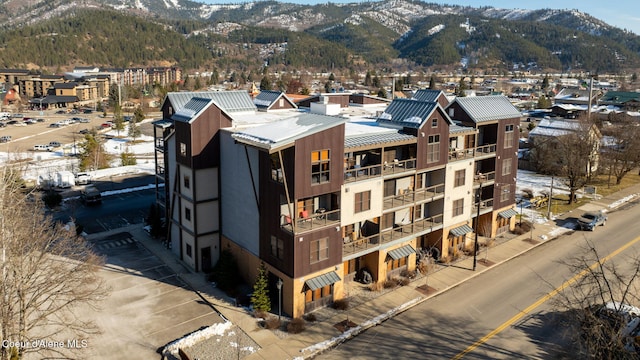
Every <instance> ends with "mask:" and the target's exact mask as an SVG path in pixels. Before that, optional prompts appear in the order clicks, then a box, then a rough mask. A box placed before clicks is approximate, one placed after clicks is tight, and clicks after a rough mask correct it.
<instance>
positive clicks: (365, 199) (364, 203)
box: [355, 190, 371, 213]
mask: <svg viewBox="0 0 640 360" xmlns="http://www.w3.org/2000/svg"><path fill="white" fill-rule="evenodd" d="M355 199H356V200H355V212H357V213H359V212H362V211H367V210H370V209H371V191H370V190H367V191H363V192H359V193H356V194H355Z"/></svg>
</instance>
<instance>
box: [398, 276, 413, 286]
mask: <svg viewBox="0 0 640 360" xmlns="http://www.w3.org/2000/svg"><path fill="white" fill-rule="evenodd" d="M410 283H411V279H409V278H406V277H405V278H402V279H400V285H401V286H407V285H409V284H410Z"/></svg>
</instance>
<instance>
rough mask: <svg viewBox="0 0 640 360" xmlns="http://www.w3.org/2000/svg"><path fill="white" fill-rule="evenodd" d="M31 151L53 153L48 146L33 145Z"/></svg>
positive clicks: (51, 148)
mask: <svg viewBox="0 0 640 360" xmlns="http://www.w3.org/2000/svg"><path fill="white" fill-rule="evenodd" d="M33 151H53V147H51V146H50V145H33Z"/></svg>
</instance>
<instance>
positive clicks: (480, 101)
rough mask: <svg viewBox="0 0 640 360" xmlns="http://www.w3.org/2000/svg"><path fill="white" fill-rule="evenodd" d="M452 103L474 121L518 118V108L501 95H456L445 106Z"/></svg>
mask: <svg viewBox="0 0 640 360" xmlns="http://www.w3.org/2000/svg"><path fill="white" fill-rule="evenodd" d="M453 104H458V105H459V106H460V107H461V108H462V110H464V112H466V113H467V114H468V115H469V117H470V118H471V120H473V122H475V123H480V122H484V121H494V120H501V119H511V118H520V112H519V111H518V109H516V107H515V106H513V104H511V102H510V101H509V99H508V98H507V97H506V96H502V95H489V96H472V97H456V98H455V100H454V101H453V102H452V103H451V104H449V106H447V108H449V107H450V106H451V105H453Z"/></svg>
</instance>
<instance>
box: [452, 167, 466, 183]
mask: <svg viewBox="0 0 640 360" xmlns="http://www.w3.org/2000/svg"><path fill="white" fill-rule="evenodd" d="M466 177H467V172H466V170H465V169H462V170H456V171H455V173H454V176H453V187H460V186H464V183H465V181H466Z"/></svg>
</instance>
